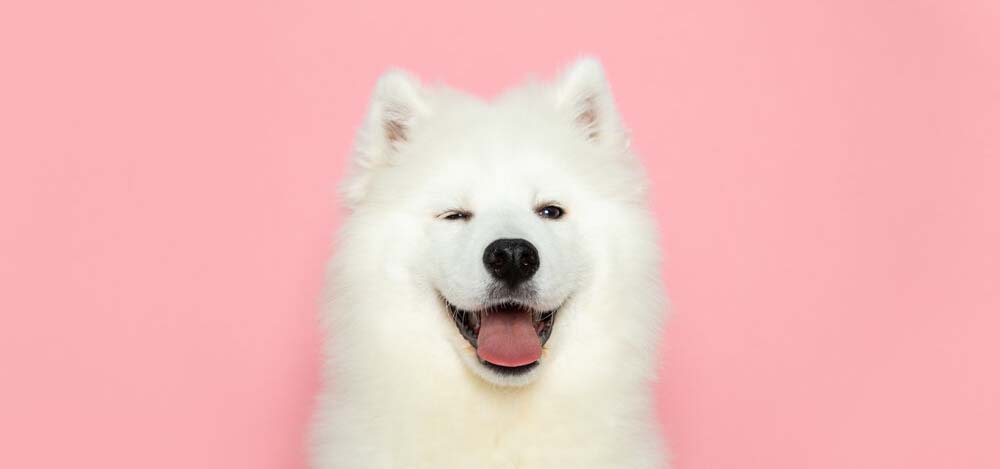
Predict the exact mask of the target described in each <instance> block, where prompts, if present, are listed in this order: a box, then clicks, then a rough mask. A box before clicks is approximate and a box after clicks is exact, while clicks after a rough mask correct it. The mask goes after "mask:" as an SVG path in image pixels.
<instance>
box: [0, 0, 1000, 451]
mask: <svg viewBox="0 0 1000 469" xmlns="http://www.w3.org/2000/svg"><path fill="white" fill-rule="evenodd" d="M465 3H466V2H454V3H452V4H427V3H424V2H408V3H407V4H405V5H404V4H402V3H401V4H389V3H381V2H367V3H366V4H365V5H363V6H362V5H361V4H360V2H359V3H358V4H355V5H335V4H333V2H323V1H314V0H299V1H285V2H278V1H272V2H261V1H251V2H246V1H212V2H196V1H190V0H184V1H173V2H134V1H119V2H111V1H99V2H69V1H63V2H44V1H43V2H27V1H23V2H7V3H5V4H4V6H3V7H0V52H2V53H0V58H2V64H3V71H2V73H0V83H2V86H0V134H2V137H0V225H2V229H0V292H2V294H0V314H2V316H0V467H4V468H57V467H77V468H84V467H87V468H90V467H92V468H107V469H125V468H130V469H131V468H150V469H157V468H163V469H166V468H179V467H183V468H206V469H208V468H212V469H218V468H241V469H256V468H261V469H263V468H293V469H294V468H301V467H303V465H304V459H303V443H302V440H303V435H304V432H305V430H306V427H307V420H308V416H309V413H310V408H311V399H312V396H313V394H314V392H315V390H316V388H317V384H318V378H317V369H318V360H317V350H318V336H317V330H316V329H317V328H316V324H315V320H314V316H315V314H316V304H317V295H318V291H319V289H320V275H321V271H322V268H323V264H324V262H325V258H326V257H327V255H328V254H329V250H330V249H329V245H330V243H329V240H330V239H331V237H332V232H333V230H334V228H335V227H336V226H337V223H338V219H339V217H340V216H341V215H340V213H339V212H338V211H337V210H336V208H335V205H334V198H333V196H334V192H333V190H334V184H335V181H337V180H338V179H339V177H340V176H341V174H342V173H343V170H344V168H345V166H346V158H347V156H348V152H349V149H350V143H351V138H352V136H353V132H354V129H355V128H356V127H357V125H358V124H359V123H360V121H361V118H362V115H363V112H364V109H365V105H366V101H367V99H368V95H369V92H370V90H371V87H372V85H373V83H374V81H375V79H376V77H377V76H378V74H379V73H380V72H381V71H383V70H384V69H385V68H386V67H387V66H389V65H400V66H404V67H406V68H409V69H411V70H413V71H414V72H416V73H417V74H418V75H421V76H422V77H424V78H425V79H427V80H428V81H438V80H441V81H445V82H448V83H451V84H453V85H456V86H459V87H463V88H466V89H469V90H471V91H474V92H477V93H481V94H485V95H491V94H494V93H496V92H498V91H499V90H501V89H502V88H503V87H504V86H507V85H510V84H513V83H516V82H519V81H520V80H522V79H523V78H525V77H526V76H527V75H528V74H529V73H531V72H535V73H538V74H541V75H542V76H551V75H552V74H553V73H554V72H555V71H556V69H558V68H559V67H561V66H562V65H564V64H566V63H567V62H568V61H570V60H571V59H572V58H574V57H575V56H576V55H577V54H578V53H580V52H590V53H594V54H596V55H598V56H600V57H601V58H602V59H603V61H604V63H605V66H606V67H607V72H608V75H609V78H610V80H611V82H612V85H613V87H614V91H615V93H616V96H617V98H618V102H619V105H620V107H621V111H622V113H623V114H624V116H625V118H626V120H627V122H628V123H629V125H630V126H631V127H632V128H633V130H634V142H635V145H636V147H637V149H638V151H639V152H640V153H641V155H642V156H643V158H644V159H645V161H646V162H647V163H648V165H649V166H650V168H651V173H652V177H653V179H654V184H655V194H654V195H655V201H654V202H655V207H656V210H657V214H658V216H659V218H660V222H661V225H662V227H663V241H664V244H665V247H666V250H667V253H668V263H667V265H666V267H665V273H666V277H667V283H668V286H669V289H670V292H671V294H672V297H673V301H674V305H675V315H674V319H673V321H672V323H671V325H670V329H669V332H668V334H667V337H666V339H667V345H666V347H665V348H664V351H663V357H664V369H665V380H664V384H663V385H662V386H661V387H659V388H658V391H659V394H660V395H661V396H662V399H661V405H660V409H659V412H660V413H661V415H662V417H663V420H664V422H665V424H666V427H667V433H668V435H669V438H670V442H671V446H672V448H673V450H674V453H675V463H676V467H677V468H681V469H728V468H734V469H737V468H738V469H745V468H768V469H786V468H787V469H792V468H794V469H802V468H820V469H826V468H829V469H844V468H852V469H885V468H906V469H922V468H927V469H930V468H935V469H938V468H975V469H987V468H997V467H1000V446H998V444H1000V440H998V438H1000V284H998V283H1000V282H998V278H1000V248H998V241H997V240H998V238H1000V216H998V213H1000V156H998V155H1000V136H998V122H1000V48H998V45H1000V3H997V2H995V1H989V0H984V1H978V2H977V1H952V2H931V1H910V2H890V1H853V0H852V1H842V0H827V1H808V2H803V1H795V0H787V1H727V0H709V1H701V2H673V1H671V2H638V3H636V2H624V1H615V2H601V3H606V5H605V6H602V7H601V8H594V7H590V6H587V5H584V4H581V2H556V3H550V4H547V5H546V6H540V5H539V4H538V3H536V2H494V3H493V4H492V6H489V7H487V6H480V7H472V6H468V5H466V4H465ZM581 444H583V443H582V442H581Z"/></svg>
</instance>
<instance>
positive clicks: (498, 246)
mask: <svg viewBox="0 0 1000 469" xmlns="http://www.w3.org/2000/svg"><path fill="white" fill-rule="evenodd" d="M483 264H485V265H486V270H488V271H489V272H490V274H491V275H493V277H494V278H496V279H497V280H500V281H502V282H504V283H506V284H507V286H509V287H512V288H513V287H516V286H518V285H519V284H521V283H522V282H524V281H525V280H528V279H529V278H531V276H532V275H535V272H536V271H538V250H537V249H535V246H534V245H532V244H531V243H529V242H528V241H527V240H524V239H498V240H496V241H493V242H492V243H490V245H489V246H486V251H485V252H483Z"/></svg>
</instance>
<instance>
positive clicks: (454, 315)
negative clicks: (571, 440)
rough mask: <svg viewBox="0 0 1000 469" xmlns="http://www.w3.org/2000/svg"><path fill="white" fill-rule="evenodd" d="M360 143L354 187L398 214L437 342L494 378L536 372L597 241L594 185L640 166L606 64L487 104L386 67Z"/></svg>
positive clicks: (598, 206) (364, 204)
mask: <svg viewBox="0 0 1000 469" xmlns="http://www.w3.org/2000/svg"><path fill="white" fill-rule="evenodd" d="M357 153H358V158H357V166H356V168H355V171H354V174H353V175H352V177H351V178H349V179H348V183H347V185H346V186H345V195H346V198H347V200H348V202H349V204H350V205H351V206H352V207H353V208H355V209H356V210H362V209H369V210H371V209H376V210H377V209H379V208H383V207H391V208H392V210H394V211H396V212H397V213H402V214H404V215H401V216H403V217H405V218H406V219H407V222H406V226H407V227H408V228H409V229H412V230H413V233H411V235H410V236H401V237H400V239H401V240H405V242H407V243H412V246H407V247H406V251H407V252H408V253H409V254H411V255H409V256H407V257H408V259H406V260H400V262H401V264H405V265H406V268H408V269H411V270H412V273H413V274H414V276H415V277H417V278H420V279H422V280H423V283H424V284H425V288H426V290H427V291H426V294H428V295H433V296H435V297H436V298H437V300H436V301H438V303H439V304H440V315H439V317H437V318H427V319H428V320H443V321H447V322H449V323H450V328H449V330H450V333H449V335H448V336H447V337H444V338H442V340H449V341H451V342H452V343H453V345H454V346H455V349H456V351H457V352H458V354H459V357H460V358H461V360H462V361H463V362H464V363H465V364H466V365H467V366H468V367H469V368H470V370H472V371H473V372H474V373H475V374H476V375H478V376H480V377H481V378H483V379H485V380H487V381H489V382H491V383H495V384H500V385H522V384H526V383H528V382H530V381H531V380H532V379H533V378H534V377H535V376H536V375H537V374H538V373H539V369H540V368H542V367H543V366H544V363H545V359H546V357H547V354H549V353H557V351H551V350H547V347H546V346H547V344H548V340H549V338H550V337H552V336H553V334H558V333H559V331H558V326H559V322H560V321H559V318H560V313H561V312H562V311H563V308H564V307H565V306H566V305H567V304H568V303H569V302H571V300H572V299H573V298H574V295H575V294H576V293H577V292H578V291H579V289H580V288H582V285H584V284H585V283H586V280H587V278H588V275H589V274H590V273H591V271H592V269H593V267H594V266H593V262H592V260H593V259H594V257H595V253H596V252H597V251H598V250H600V249H601V245H600V239H602V238H601V237H600V236H585V235H584V233H585V232H588V231H593V230H594V227H595V226H600V219H601V217H603V216H605V215H606V213H605V211H604V210H606V207H605V204H602V198H605V197H606V194H604V193H602V191H600V190H598V189H597V188H601V187H607V186H609V183H608V182H607V180H608V178H610V179H621V180H625V179H628V177H627V175H624V174H623V173H622V172H621V171H618V169H622V168H624V169H626V173H627V172H628V170H630V169H631V168H632V165H631V164H630V163H625V159H626V158H627V155H625V154H626V153H627V142H626V138H625V136H624V132H623V130H622V128H621V124H620V120H619V119H618V117H617V113H616V111H615V109H614V105H613V102H612V100H611V97H610V94H609V93H608V89H607V85H606V83H605V82H604V78H603V72H602V70H601V68H600V66H599V64H597V63H596V62H595V61H593V60H587V59H585V60H582V61H580V62H578V63H577V64H576V65H574V66H573V67H571V68H570V69H569V71H568V72H566V74H565V75H564V76H563V77H562V78H561V79H560V80H559V81H558V82H557V83H555V84H553V85H534V86H528V87H525V88H522V89H520V90H515V91H514V92H511V93H508V94H507V95H504V96H502V97H501V98H499V99H497V100H495V101H493V102H490V103H486V102H483V101H481V100H478V99H476V98H472V97H469V96H466V95H462V94H459V93H456V92H453V91H450V90H447V89H440V88H439V89H427V88H424V87H423V86H421V85H420V84H419V83H418V82H416V81H415V80H414V79H413V78H411V77H410V76H409V75H406V74H404V73H401V72H390V73H389V74H387V75H386V76H385V77H383V78H382V80H381V81H380V83H379V85H378V87H377V89H376V92H375V97H374V99H373V102H372V106H371V111H370V113H369V116H368V119H367V121H366V124H365V127H364V128H363V129H362V132H361V134H360V136H359V142H358V152H357ZM610 185H611V186H614V185H615V184H614V183H611V184H610ZM616 190H618V189H616ZM619 192H620V190H619Z"/></svg>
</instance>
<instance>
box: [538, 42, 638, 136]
mask: <svg viewBox="0 0 1000 469" xmlns="http://www.w3.org/2000/svg"><path fill="white" fill-rule="evenodd" d="M555 86H556V87H555V93H556V104H557V105H558V106H559V107H560V108H561V109H563V110H565V111H566V112H567V113H568V115H569V117H570V118H572V119H573V121H574V123H575V124H576V125H577V126H578V127H579V128H580V132H581V134H582V135H583V137H584V138H586V139H587V140H589V141H591V142H594V143H596V144H601V145H622V146H628V137H627V135H626V131H625V128H624V127H623V125H622V121H621V117H620V116H619V115H618V110H617V109H616V108H615V101H614V98H613V97H612V96H611V89H610V87H609V86H608V81H607V79H605V78H604V67H602V66H601V63H600V62H599V61H598V60H597V59H595V58H593V57H582V58H580V59H578V60H577V61H576V62H574V63H573V64H572V65H570V66H569V67H568V68H567V69H566V71H565V72H563V74H562V76H560V77H559V79H558V80H557V81H556V85H555Z"/></svg>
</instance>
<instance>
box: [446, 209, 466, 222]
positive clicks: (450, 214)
mask: <svg viewBox="0 0 1000 469" xmlns="http://www.w3.org/2000/svg"><path fill="white" fill-rule="evenodd" d="M438 218H441V219H443V220H468V219H469V218H472V213H470V212H465V211H462V210H449V211H447V212H444V213H442V214H441V215H438Z"/></svg>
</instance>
